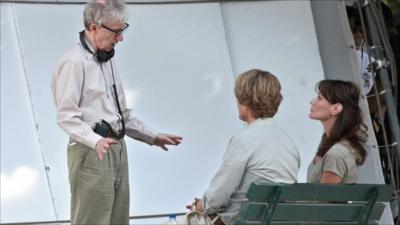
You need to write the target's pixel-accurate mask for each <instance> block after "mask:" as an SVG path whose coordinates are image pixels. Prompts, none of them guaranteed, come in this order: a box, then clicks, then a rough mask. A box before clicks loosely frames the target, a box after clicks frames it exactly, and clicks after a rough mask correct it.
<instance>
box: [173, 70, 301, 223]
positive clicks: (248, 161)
mask: <svg viewBox="0 0 400 225" xmlns="http://www.w3.org/2000/svg"><path fill="white" fill-rule="evenodd" d="M280 91H281V86H280V83H279V81H278V79H277V78H276V77H275V76H274V75H272V74H271V73H269V72H266V71H261V70H256V69H253V70H250V71H247V72H245V73H243V74H241V75H240V76H239V77H238V78H237V79H236V84H235V95H236V98H237V106H238V111H239V118H240V119H241V120H243V121H244V122H246V123H247V126H246V127H244V129H242V130H241V131H240V132H238V133H237V134H236V135H234V136H233V137H232V138H231V140H230V141H229V144H228V147H227V149H226V151H225V154H224V157H223V161H222V165H221V166H220V168H219V169H218V171H217V173H216V174H215V176H214V178H213V179H212V181H211V184H210V186H209V188H208V190H207V191H206V192H205V194H204V196H203V198H202V199H198V198H195V201H194V203H193V204H192V205H190V206H187V207H188V208H189V209H191V212H189V213H188V214H186V216H184V217H181V218H178V224H185V223H189V224H205V223H206V224H215V225H223V224H227V225H230V224H233V223H234V221H235V219H236V217H237V215H238V212H239V209H240V206H241V205H242V203H243V202H245V201H246V198H245V194H246V192H247V190H248V189H249V186H250V184H251V183H253V182H278V183H295V182H296V177H297V172H298V169H299V167H300V156H299V152H298V150H297V148H296V146H295V145H294V143H293V141H292V140H291V139H290V138H289V137H288V135H287V134H286V133H285V132H284V131H283V130H281V129H280V128H279V127H278V126H277V125H276V124H275V122H274V120H273V119H272V117H273V116H274V115H275V114H276V112H277V111H278V107H279V105H280V103H281V100H282V95H281V93H280Z"/></svg>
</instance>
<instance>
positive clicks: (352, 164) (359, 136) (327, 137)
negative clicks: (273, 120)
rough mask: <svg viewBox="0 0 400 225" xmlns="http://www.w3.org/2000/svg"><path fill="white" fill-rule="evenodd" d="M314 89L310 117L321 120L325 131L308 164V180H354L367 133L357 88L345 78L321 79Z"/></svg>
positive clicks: (363, 150) (361, 160) (312, 181)
mask: <svg viewBox="0 0 400 225" xmlns="http://www.w3.org/2000/svg"><path fill="white" fill-rule="evenodd" d="M316 91H317V93H318V96H317V97H316V98H314V99H313V100H312V101H311V111H310V114H309V117H310V118H311V119H314V120H319V121H321V123H322V125H323V127H324V134H323V135H322V138H321V143H320V145H319V147H318V151H317V154H316V156H315V157H314V160H313V161H312V162H311V163H310V165H309V167H308V174H307V182H310V183H334V184H338V183H355V182H356V181H357V178H358V166H360V165H362V164H363V163H364V161H365V158H366V154H367V152H366V150H365V148H364V147H363V143H365V142H366V140H367V137H368V135H367V133H366V130H367V127H366V126H365V125H364V123H363V118H362V112H361V109H360V107H359V105H358V101H359V98H360V89H359V88H358V87H357V86H356V85H354V84H353V83H351V82H347V81H341V80H322V81H320V82H319V83H318V84H317V85H316Z"/></svg>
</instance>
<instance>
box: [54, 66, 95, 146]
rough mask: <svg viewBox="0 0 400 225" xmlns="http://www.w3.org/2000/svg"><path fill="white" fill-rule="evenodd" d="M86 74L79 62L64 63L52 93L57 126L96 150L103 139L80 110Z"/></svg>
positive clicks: (56, 75)
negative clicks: (84, 120) (83, 119)
mask: <svg viewBox="0 0 400 225" xmlns="http://www.w3.org/2000/svg"><path fill="white" fill-rule="evenodd" d="M84 77H85V72H84V69H83V65H82V63H81V62H79V61H74V60H67V61H64V62H62V63H61V64H60V65H59V67H58V69H57V70H56V71H55V74H54V76H53V80H52V85H51V86H52V92H53V97H54V101H55V105H56V109H57V119H56V120H57V124H58V125H59V126H60V127H61V128H62V129H63V130H64V131H65V132H67V133H68V134H69V135H70V136H71V137H72V138H73V139H75V140H77V141H78V142H81V143H83V144H85V145H87V146H89V147H91V148H93V149H94V148H95V147H96V144H97V142H98V141H99V140H100V139H101V138H102V137H101V136H100V135H98V134H96V133H94V132H93V130H92V128H91V127H90V126H89V125H88V124H86V123H85V122H83V121H82V115H83V113H82V111H81V110H80V108H79V102H80V100H81V97H82V96H81V95H82V88H83V85H84V81H85V79H84Z"/></svg>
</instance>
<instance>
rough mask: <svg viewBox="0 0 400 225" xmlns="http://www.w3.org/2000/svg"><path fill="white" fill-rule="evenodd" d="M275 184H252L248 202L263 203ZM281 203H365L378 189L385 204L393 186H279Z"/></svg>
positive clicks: (381, 200)
mask: <svg viewBox="0 0 400 225" xmlns="http://www.w3.org/2000/svg"><path fill="white" fill-rule="evenodd" d="M276 186H278V185H277V184H252V185H251V186H250V189H249V191H248V192H247V195H246V196H247V198H248V199H249V200H250V201H257V202H265V201H268V198H269V196H270V195H271V193H272V192H273V191H274V188H275V187H276ZM279 187H280V188H281V196H280V200H281V201H344V202H347V201H366V200H367V199H369V197H370V193H371V190H372V189H373V188H374V187H377V188H378V190H379V191H378V194H379V195H378V198H377V201H378V202H387V201H389V199H390V197H391V196H392V194H393V191H394V189H393V186H391V185H384V184H340V185H332V184H331V185H330V184H295V185H287V184H286V185H285V184H279Z"/></svg>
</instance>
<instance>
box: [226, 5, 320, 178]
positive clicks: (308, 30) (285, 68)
mask: <svg viewBox="0 0 400 225" xmlns="http://www.w3.org/2000/svg"><path fill="white" fill-rule="evenodd" d="M222 12H223V18H224V23H225V29H226V36H227V41H228V45H229V51H230V53H231V58H232V64H233V71H234V74H238V73H240V72H242V71H245V70H247V69H249V68H260V69H264V70H268V71H270V72H271V73H273V74H275V75H276V76H277V77H278V79H279V80H280V82H281V85H282V95H283V101H282V103H281V106H280V108H279V111H278V113H277V116H276V119H277V122H278V124H279V125H280V126H282V127H283V128H284V129H285V130H286V132H287V133H288V134H289V136H291V137H292V138H293V140H294V141H295V143H296V144H297V146H298V148H299V150H300V154H301V164H302V165H301V170H300V173H299V176H298V181H299V182H305V180H306V176H307V167H308V164H309V162H310V161H311V160H312V158H313V156H314V155H315V152H316V149H317V146H318V142H319V140H320V137H321V135H322V132H323V130H322V126H321V123H320V122H319V121H315V120H311V119H309V118H308V114H309V110H310V101H311V99H312V98H314V97H315V96H316V93H315V88H314V87H315V84H316V83H317V82H318V81H319V80H322V79H324V74H323V68H322V65H321V59H320V55H319V50H318V42H317V36H316V33H315V28H314V21H313V18H312V13H311V9H310V3H309V2H308V1H296V0H295V1H257V2H229V3H223V4H222Z"/></svg>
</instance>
